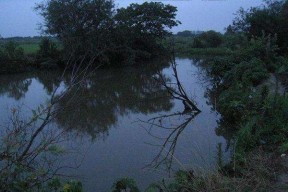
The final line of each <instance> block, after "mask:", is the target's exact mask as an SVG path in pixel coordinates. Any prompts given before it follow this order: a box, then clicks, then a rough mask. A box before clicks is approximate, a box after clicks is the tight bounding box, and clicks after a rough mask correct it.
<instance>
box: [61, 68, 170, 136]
mask: <svg viewBox="0 0 288 192" xmlns="http://www.w3.org/2000/svg"><path fill="white" fill-rule="evenodd" d="M153 74H154V71H153V70H147V69H137V68H129V69H125V70H121V69H118V70H109V71H105V70H102V71H98V72H96V73H95V74H93V75H92V76H89V77H87V78H86V79H85V80H84V81H83V82H82V83H81V85H79V86H78V87H77V88H75V89H73V90H71V91H70V93H68V94H67V95H66V97H64V98H62V100H61V102H59V104H58V106H57V107H59V108H65V110H63V111H62V112H61V113H60V114H59V115H58V117H57V119H56V122H57V123H58V125H60V127H62V128H64V129H65V130H70V131H76V132H77V133H78V134H88V135H90V136H91V137H92V139H95V138H97V137H98V136H100V135H102V136H104V137H105V135H109V128H110V127H112V126H113V125H115V124H117V120H118V117H119V116H124V115H127V114H129V113H130V112H132V113H143V114H150V113H155V112H161V111H169V110H170V109H171V108H172V107H173V104H172V100H171V98H170V97H169V95H168V94H167V92H166V90H165V89H164V88H163V87H162V86H161V85H160V84H159V83H157V82H156V81H155V80H154V79H153ZM71 98H72V99H71Z"/></svg>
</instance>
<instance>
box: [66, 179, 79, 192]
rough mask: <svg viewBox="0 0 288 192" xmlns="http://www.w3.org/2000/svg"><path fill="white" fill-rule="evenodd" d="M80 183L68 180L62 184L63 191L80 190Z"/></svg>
mask: <svg viewBox="0 0 288 192" xmlns="http://www.w3.org/2000/svg"><path fill="white" fill-rule="evenodd" d="M82 191H83V189H82V184H81V182H79V181H69V182H67V183H66V184H64V186H63V192H82Z"/></svg>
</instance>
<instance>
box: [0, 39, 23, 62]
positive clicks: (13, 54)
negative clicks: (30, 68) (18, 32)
mask: <svg viewBox="0 0 288 192" xmlns="http://www.w3.org/2000/svg"><path fill="white" fill-rule="evenodd" d="M2 57H4V58H3V59H7V60H23V59H24V51H23V49H22V48H21V47H19V46H18V45H17V44H16V43H15V42H13V41H10V42H8V43H6V44H4V45H3V51H2Z"/></svg>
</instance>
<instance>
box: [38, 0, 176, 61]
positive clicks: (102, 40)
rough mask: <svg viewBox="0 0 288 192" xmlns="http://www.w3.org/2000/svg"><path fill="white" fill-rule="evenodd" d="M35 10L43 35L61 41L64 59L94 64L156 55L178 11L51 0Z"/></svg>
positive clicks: (151, 6)
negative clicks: (41, 24)
mask: <svg viewBox="0 0 288 192" xmlns="http://www.w3.org/2000/svg"><path fill="white" fill-rule="evenodd" d="M37 9H38V10H39V11H40V13H41V15H42V16H43V17H44V19H45V26H46V33H48V34H51V35H56V36H57V37H58V38H59V39H60V41H61V42H62V43H63V46H64V52H65V55H66V57H69V59H70V60H75V61H77V60H79V59H81V58H84V59H85V60H87V62H86V63H89V62H88V61H91V62H92V63H94V64H96V63H97V64H99V63H102V64H106V63H108V64H111V63H116V64H118V65H119V64H127V63H134V62H135V61H137V60H141V59H142V60H143V58H144V59H150V58H151V57H152V56H153V55H154V54H155V53H159V50H160V48H161V45H160V44H159V39H163V38H164V37H166V36H167V35H169V34H170V32H169V31H168V30H167V29H170V28H172V27H173V26H176V25H178V23H179V22H178V21H177V20H176V19H175V17H176V11H177V9H176V8H175V7H173V6H171V5H164V4H163V3H160V2H145V3H143V4H141V5H139V4H131V5H130V6H128V7H127V8H120V9H117V10H115V8H114V3H113V1H112V0H109V1H107V0H95V1H90V0H82V1H78V0H64V1H62V0H61V1H60V0H53V1H52V0H50V1H47V2H46V3H43V4H40V5H39V6H38V7H37ZM156 50H157V51H156ZM71 56H72V57H71Z"/></svg>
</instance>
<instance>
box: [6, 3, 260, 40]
mask: <svg viewBox="0 0 288 192" xmlns="http://www.w3.org/2000/svg"><path fill="white" fill-rule="evenodd" d="M39 2H42V0H0V35H1V36H2V37H12V36H36V35H39V34H40V31H39V30H38V25H39V24H40V23H42V22H43V20H42V18H41V16H39V15H37V13H36V12H35V11H34V10H33V7H35V4H36V3H39ZM143 2H144V0H115V4H116V5H118V6H119V7H123V6H124V7H126V6H127V5H129V4H130V3H143ZM162 2H163V3H165V4H171V5H174V6H176V7H177V8H178V13H177V19H178V20H180V21H181V22H182V25H179V26H178V27H175V28H173V30H172V31H173V32H178V31H183V30H193V31H196V30H201V31H206V30H215V31H219V32H223V31H224V28H225V27H227V26H228V25H229V24H231V22H232V20H233V18H234V13H236V12H237V10H239V8H240V7H243V8H245V9H247V8H249V7H251V6H259V5H261V4H262V2H263V1H262V0H162Z"/></svg>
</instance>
